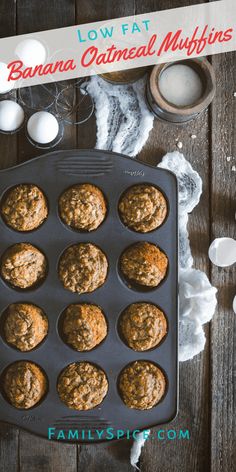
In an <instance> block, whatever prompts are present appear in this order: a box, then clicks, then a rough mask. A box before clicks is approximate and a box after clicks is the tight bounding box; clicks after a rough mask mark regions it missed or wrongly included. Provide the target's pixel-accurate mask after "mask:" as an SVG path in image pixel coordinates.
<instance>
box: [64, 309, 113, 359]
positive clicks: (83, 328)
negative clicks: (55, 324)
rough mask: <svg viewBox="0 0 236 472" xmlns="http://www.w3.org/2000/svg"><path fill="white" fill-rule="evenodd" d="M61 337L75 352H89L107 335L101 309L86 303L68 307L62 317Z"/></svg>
mask: <svg viewBox="0 0 236 472" xmlns="http://www.w3.org/2000/svg"><path fill="white" fill-rule="evenodd" d="M62 331H63V335H64V337H65V340H66V342H67V343H68V344H70V345H71V346H72V347H73V348H74V349H76V351H90V350H91V349H93V348H94V347H96V346H97V345H98V344H100V343H101V342H102V341H103V339H104V338H105V337H106V335H107V323H106V320H105V317H104V315H103V313H102V310H101V308H99V307H98V306H96V305H90V304H86V303H81V304H75V305H70V306H69V307H68V308H67V309H66V310H65V312H64V316H63V327H62Z"/></svg>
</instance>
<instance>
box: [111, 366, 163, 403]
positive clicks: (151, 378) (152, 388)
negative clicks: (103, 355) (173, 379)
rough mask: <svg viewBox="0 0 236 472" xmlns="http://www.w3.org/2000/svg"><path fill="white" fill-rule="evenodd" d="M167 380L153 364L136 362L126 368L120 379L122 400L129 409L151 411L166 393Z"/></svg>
mask: <svg viewBox="0 0 236 472" xmlns="http://www.w3.org/2000/svg"><path fill="white" fill-rule="evenodd" d="M165 388H166V379H165V376H164V374H163V372H162V371H161V370H160V369H159V368H158V367H157V366H156V365H155V364H153V363H152V362H148V361H135V362H132V364H130V365H128V366H127V367H125V368H124V369H123V370H122V372H121V374H120V377H119V390H120V394H121V397H122V400H123V401H124V403H125V404H126V406H128V407H129V408H136V409H138V410H149V409H150V408H153V407H154V406H155V405H157V403H159V401H160V400H161V398H162V397H163V395H164V393H165Z"/></svg>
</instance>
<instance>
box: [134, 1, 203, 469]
mask: <svg viewBox="0 0 236 472" xmlns="http://www.w3.org/2000/svg"><path fill="white" fill-rule="evenodd" d="M197 3H201V2H197ZM191 4H192V2H191V1H182V2H181V1H178V0H175V1H173V0H168V1H167V0H165V1H158V2H156V1H155V0H154V1H143V0H136V13H137V14H138V13H145V12H148V11H151V10H163V9H167V8H175V7H179V6H187V5H191ZM192 135H196V139H193V138H192V137H191V136H192ZM178 142H181V143H182V145H183V147H182V149H181V150H180V152H183V154H184V155H185V157H186V158H187V159H188V161H189V162H190V163H191V164H192V166H193V168H194V169H195V170H196V171H197V172H198V173H199V174H200V176H201V178H202V181H203V194H202V196H201V200H200V203H199V205H198V206H197V208H196V209H194V211H193V214H192V215H190V217H189V225H188V228H189V235H190V241H191V249H192V253H193V256H194V265H195V267H196V268H197V269H200V270H204V271H205V272H206V273H207V274H208V275H209V263H208V257H207V251H208V247H209V231H210V227H209V226H210V208H209V201H210V195H209V172H210V170H209V165H210V163H209V156H210V148H209V115H208V112H207V111H205V112H204V113H203V114H202V115H201V116H200V117H199V118H198V119H197V120H194V121H192V122H190V123H188V124H187V125H184V126H176V125H172V124H167V123H162V122H160V121H158V120H155V121H154V127H153V129H152V131H151V133H150V137H149V140H148V142H147V143H146V145H145V147H144V148H143V150H142V151H141V154H140V157H139V158H140V159H141V160H142V161H144V162H149V163H151V164H153V165H156V164H158V163H159V162H160V160H161V158H162V157H163V155H164V154H165V153H166V152H171V151H175V150H179V149H178V147H177V143H178ZM205 333H206V336H207V342H206V347H205V350H204V352H203V353H202V354H201V355H199V356H198V357H196V358H194V359H193V360H191V361H188V362H184V363H181V364H180V374H179V375H180V392H179V414H178V417H177V418H176V420H175V421H174V422H172V423H171V424H170V425H167V426H165V427H164V428H163V429H164V430H165V431H167V430H168V429H170V428H171V429H172V428H173V429H176V430H177V431H178V430H179V429H181V428H182V429H183V430H185V429H189V432H190V437H191V440H190V441H186V440H185V441H184V440H182V441H181V440H176V441H170V440H166V441H159V442H158V441H157V440H156V438H155V439H153V440H152V439H151V440H150V441H147V443H146V445H145V447H144V450H143V453H142V457H141V470H142V472H154V471H155V470H159V469H161V470H162V471H163V472H172V471H179V470H181V471H182V472H190V471H193V470H194V471H197V472H205V471H209V470H210V436H209V434H210V411H209V390H210V378H209V327H208V326H207V327H206V328H205Z"/></svg>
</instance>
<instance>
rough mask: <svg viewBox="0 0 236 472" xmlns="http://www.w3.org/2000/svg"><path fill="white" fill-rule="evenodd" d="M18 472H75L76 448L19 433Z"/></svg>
mask: <svg viewBox="0 0 236 472" xmlns="http://www.w3.org/2000/svg"><path fill="white" fill-rule="evenodd" d="M19 453H20V472H39V471H40V472H65V471H66V472H67V471H68V472H75V471H76V460H77V454H76V446H73V445H72V444H68V445H67V444H61V443H56V442H53V441H51V442H50V441H48V440H47V439H41V438H38V437H37V438H36V437H35V436H34V437H32V435H31V434H28V433H25V432H22V431H21V432H20V450H19Z"/></svg>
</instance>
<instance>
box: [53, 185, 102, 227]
mask: <svg viewBox="0 0 236 472" xmlns="http://www.w3.org/2000/svg"><path fill="white" fill-rule="evenodd" d="M59 211H60V216H61V219H62V220H63V221H64V223H66V224H67V225H69V226H71V227H72V228H74V229H77V230H80V231H81V230H82V231H93V230H95V229H97V228H98V226H100V224H101V223H102V222H103V220H104V219H105V217H106V212H107V208H106V200H105V198H104V196H103V193H102V192H101V190H100V189H99V188H98V187H96V186H95V185H91V184H81V185H74V186H73V187H70V188H69V189H68V190H66V191H65V192H64V193H63V194H62V196H61V197H60V200H59Z"/></svg>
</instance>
